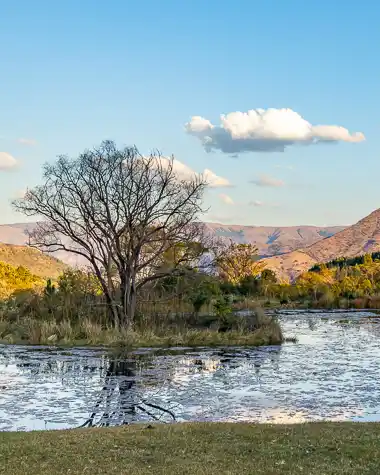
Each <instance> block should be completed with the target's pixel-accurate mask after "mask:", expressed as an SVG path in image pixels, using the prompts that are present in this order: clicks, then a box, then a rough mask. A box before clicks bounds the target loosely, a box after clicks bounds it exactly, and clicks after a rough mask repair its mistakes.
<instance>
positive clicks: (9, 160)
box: [0, 152, 18, 171]
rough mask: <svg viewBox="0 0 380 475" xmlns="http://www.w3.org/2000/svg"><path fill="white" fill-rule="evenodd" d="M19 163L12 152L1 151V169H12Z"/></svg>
mask: <svg viewBox="0 0 380 475" xmlns="http://www.w3.org/2000/svg"><path fill="white" fill-rule="evenodd" d="M17 165H18V162H17V160H16V159H15V158H14V157H12V155H11V154H9V153H6V152H0V171H6V170H11V169H12V168H15V167H16V166H17Z"/></svg>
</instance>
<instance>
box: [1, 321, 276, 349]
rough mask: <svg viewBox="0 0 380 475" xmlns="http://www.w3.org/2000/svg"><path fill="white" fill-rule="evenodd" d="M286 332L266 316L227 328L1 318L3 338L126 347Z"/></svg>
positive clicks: (227, 341) (266, 337) (257, 341)
mask: <svg viewBox="0 0 380 475" xmlns="http://www.w3.org/2000/svg"><path fill="white" fill-rule="evenodd" d="M282 341H283V335H282V332H281V328H280V325H279V324H278V323H277V321H276V320H274V319H271V318H270V317H266V320H265V321H264V322H261V323H260V326H259V327H258V328H257V329H252V330H249V329H247V328H246V327H245V326H244V325H243V324H242V325H240V326H239V325H236V326H234V327H232V328H231V329H229V330H227V331H220V327H217V326H216V327H212V328H191V327H186V326H174V325H173V326H163V327H161V328H160V327H157V326H156V327H153V328H149V327H148V326H144V327H140V328H136V331H134V332H125V331H122V330H120V331H118V330H115V329H114V328H107V327H104V326H102V325H99V324H97V323H93V322H91V321H90V320H88V319H84V320H83V321H81V322H79V323H76V324H73V323H71V322H70V321H69V320H66V321H65V320H64V321H62V322H59V323H57V322H55V321H49V320H37V319H31V318H22V319H17V320H16V321H11V322H9V321H7V320H3V321H1V320H0V342H1V343H10V344H34V345H52V344H60V345H66V346H82V345H106V346H125V347H132V348H133V347H170V346H181V345H182V346H202V345H207V346H220V345H246V346H262V345H278V344H280V343H282Z"/></svg>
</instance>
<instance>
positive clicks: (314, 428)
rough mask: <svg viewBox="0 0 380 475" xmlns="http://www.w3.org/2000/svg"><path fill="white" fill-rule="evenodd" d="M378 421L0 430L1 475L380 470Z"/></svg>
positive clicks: (337, 474)
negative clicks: (40, 430) (42, 430)
mask: <svg viewBox="0 0 380 475" xmlns="http://www.w3.org/2000/svg"><path fill="white" fill-rule="evenodd" d="M379 438H380V424H375V423H368V424H363V423H313V424H299V425H291V426H286V425H260V424H257V425H254V424H214V423H211V424H193V423H188V424H173V425H154V426H153V428H148V427H147V426H146V425H135V426H127V427H123V428H111V429H78V430H70V431H53V432H27V433H23V432H12V433H6V432H2V433H0V474H12V475H48V474H49V475H60V474H65V475H66V474H91V475H97V474H118V475H119V474H133V475H141V474H147V475H148V474H165V475H170V474H175V475H179V474H180V475H186V474H189V475H190V474H191V475H206V474H207V475H209V474H229V475H234V474H236V475H238V474H239V475H243V474H252V475H253V474H255V475H260V474H265V475H271V474H272V475H273V474H283V475H288V474H292V475H293V474H305V475H343V474H344V475H349V474H355V475H360V474H373V475H375V474H378V473H380V444H379Z"/></svg>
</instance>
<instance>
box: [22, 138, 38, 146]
mask: <svg viewBox="0 0 380 475" xmlns="http://www.w3.org/2000/svg"><path fill="white" fill-rule="evenodd" d="M17 142H18V143H19V144H21V145H28V146H29V147H33V146H34V145H37V140H34V139H26V138H20V139H17Z"/></svg>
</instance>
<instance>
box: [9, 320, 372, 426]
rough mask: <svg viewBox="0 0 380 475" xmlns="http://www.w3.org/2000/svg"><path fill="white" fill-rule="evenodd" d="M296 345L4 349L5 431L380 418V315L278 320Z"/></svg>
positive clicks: (368, 419) (11, 347)
mask: <svg viewBox="0 0 380 475" xmlns="http://www.w3.org/2000/svg"><path fill="white" fill-rule="evenodd" d="M279 320H280V322H281V325H282V327H283V330H284V333H285V336H287V337H294V336H296V337H297V339H298V341H297V343H285V344H284V345H282V346H281V347H277V346H273V347H260V348H197V349H190V348H172V349H171V350H170V351H169V350H166V351H164V350H157V349H156V350H155V349H143V350H139V351H134V352H133V353H129V354H126V355H123V356H120V355H119V357H116V356H112V354H111V353H109V351H107V350H105V349H88V348H75V349H70V350H67V349H66V350H64V349H59V348H52V347H30V346H0V430H3V431H4V430H35V429H64V428H74V427H79V426H86V427H89V426H107V425H119V424H125V423H130V422H147V423H148V421H149V422H151V421H155V420H159V421H163V422H172V421H247V422H271V423H293V422H294V423H297V422H304V421H316V420H332V421H338V420H339V421H340V420H353V421H380V391H379V389H380V387H379V381H380V365H379V357H380V318H379V317H378V316H377V315H375V314H371V313H369V312H356V313H351V312H346V313H344V312H343V313H342V312H340V313H326V312H324V313H323V312H313V313H303V312H301V311H294V312H286V313H282V314H280V315H279Z"/></svg>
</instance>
